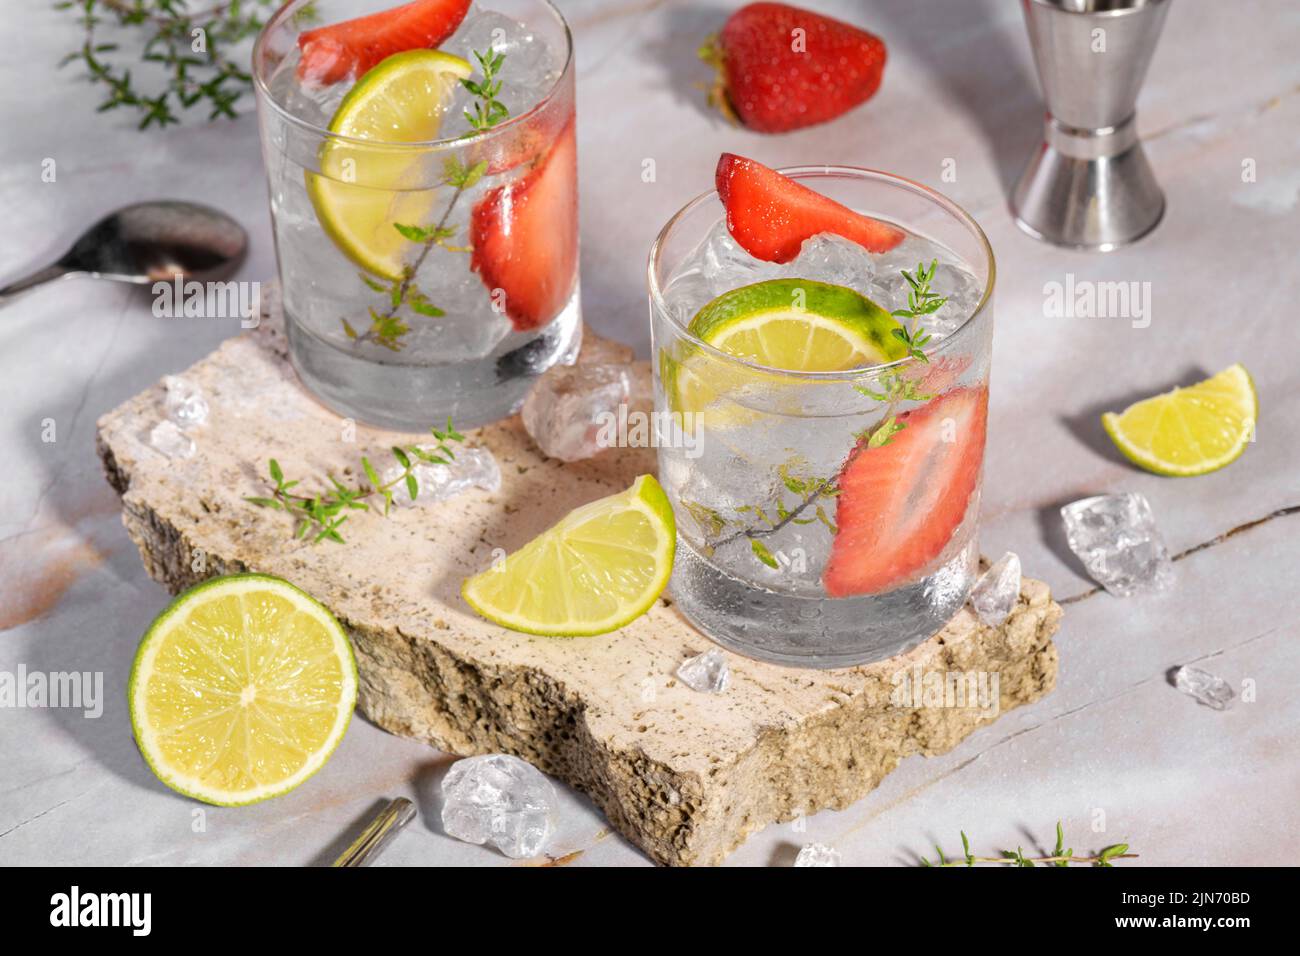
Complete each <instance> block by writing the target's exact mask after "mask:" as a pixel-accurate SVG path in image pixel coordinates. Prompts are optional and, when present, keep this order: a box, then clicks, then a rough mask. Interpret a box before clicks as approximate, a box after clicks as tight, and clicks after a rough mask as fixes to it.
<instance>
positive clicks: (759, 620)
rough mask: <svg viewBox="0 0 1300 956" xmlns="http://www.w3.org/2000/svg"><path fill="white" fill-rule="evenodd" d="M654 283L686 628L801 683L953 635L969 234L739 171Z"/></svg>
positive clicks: (979, 442)
mask: <svg viewBox="0 0 1300 956" xmlns="http://www.w3.org/2000/svg"><path fill="white" fill-rule="evenodd" d="M649 284H650V315H651V324H652V338H653V350H654V351H653V358H654V366H655V376H656V377H655V383H656V388H655V391H656V399H655V400H656V414H657V415H658V416H659V420H660V421H661V422H662V423H664V425H665V426H669V427H661V428H660V433H661V440H660V449H659V468H660V481H661V483H662V484H663V486H664V488H665V489H666V490H667V492H668V495H669V497H670V499H671V500H672V503H673V509H674V512H675V513H676V516H677V528H678V551H677V560H676V568H675V571H674V575H673V580H672V592H673V595H674V597H675V600H676V604H677V606H678V608H679V609H680V610H681V611H682V612H683V613H684V614H685V615H686V616H687V617H688V618H689V619H690V620H691V621H692V622H693V623H694V624H695V625H697V626H698V627H699V628H700V629H701V630H702V631H704V632H705V633H706V634H707V635H709V636H710V637H712V638H713V639H714V640H715V641H717V642H718V643H720V644H722V645H724V646H725V647H728V648H730V649H732V650H735V651H738V652H739V653H742V654H746V655H749V656H751V657H755V658H760V659H763V660H768V661H773V662H777V663H782V664H792V665H800V666H807V667H840V666H848V665H854V664H862V663H868V662H871V661H875V660H881V659H884V658H887V657H891V656H893V655H895V654H898V653H901V652H903V651H905V650H907V649H908V648H910V647H912V646H914V645H916V644H918V643H920V642H921V641H923V640H924V639H926V638H927V637H929V636H930V635H932V634H934V633H935V632H936V631H938V630H939V629H940V628H942V626H943V625H944V623H945V622H947V621H948V620H949V619H950V618H951V617H952V616H953V615H954V614H955V613H956V612H957V611H958V610H959V609H960V607H961V606H962V604H963V603H964V602H965V600H966V597H967V593H968V591H969V589H970V586H971V584H972V583H973V578H974V576H975V573H976V568H977V562H978V550H977V545H976V523H977V515H978V512H979V497H980V481H981V474H982V466H983V458H984V439H985V424H986V421H987V409H988V375H989V360H990V347H991V343H992V336H993V319H992V308H991V301H992V294H993V284H994V261H993V253H992V250H991V249H990V247H989V244H988V241H987V239H986V238H985V237H984V234H983V232H982V231H981V230H980V228H979V226H978V225H977V224H976V223H975V221H974V220H973V219H971V217H970V216H969V215H967V214H966V213H965V212H963V211H962V210H961V209H960V208H959V207H958V206H957V205H956V204H954V203H953V202H951V201H950V200H948V199H946V198H944V197H943V196H941V195H939V194H938V193H935V192H934V191H932V190H930V189H928V188H926V187H924V186H921V185H919V184H917V183H914V182H911V181H909V180H906V179H902V178H899V177H897V176H892V175H889V174H886V173H881V172H875V171H872V170H866V169H856V168H850V167H840V166H803V167H799V168H795V169H787V170H784V171H781V172H778V171H775V170H771V169H768V168H766V167H765V166H762V165H761V164H759V163H757V162H754V161H752V160H749V159H745V158H743V157H738V156H733V155H730V154H727V155H724V156H723V157H722V159H721V161H720V162H719V166H718V172H717V189H716V191H711V192H708V193H706V194H704V195H701V196H699V197H697V198H696V199H694V200H692V201H691V202H690V203H688V204H687V205H686V207H685V208H683V209H682V210H681V211H680V212H678V213H677V215H676V216H674V217H673V218H672V219H671V220H670V221H669V222H668V224H667V225H666V226H665V227H664V229H663V231H662V232H661V233H660V234H659V237H658V239H657V240H656V241H655V243H654V246H653V248H652V250H651V254H650V264H649ZM674 439H675V440H674Z"/></svg>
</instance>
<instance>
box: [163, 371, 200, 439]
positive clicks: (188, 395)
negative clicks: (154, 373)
mask: <svg viewBox="0 0 1300 956" xmlns="http://www.w3.org/2000/svg"><path fill="white" fill-rule="evenodd" d="M163 388H164V389H166V391H167V397H166V399H165V400H164V402H163V405H164V407H165V408H166V410H167V417H168V418H170V419H171V420H172V421H174V422H175V423H176V424H177V425H179V426H180V427H181V428H197V427H198V426H199V425H203V424H205V423H206V422H207V420H208V400H207V399H206V398H204V397H203V390H202V389H200V388H199V387H198V386H197V385H195V384H194V383H193V382H191V381H190V380H189V379H185V378H181V377H180V376H179V375H167V376H164V377H163Z"/></svg>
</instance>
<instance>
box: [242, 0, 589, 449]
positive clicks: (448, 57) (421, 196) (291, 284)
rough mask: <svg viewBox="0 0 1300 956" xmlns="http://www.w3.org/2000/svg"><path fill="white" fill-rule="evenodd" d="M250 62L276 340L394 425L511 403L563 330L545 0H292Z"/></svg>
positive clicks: (567, 240) (564, 147) (555, 86)
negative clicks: (273, 267)
mask: <svg viewBox="0 0 1300 956" xmlns="http://www.w3.org/2000/svg"><path fill="white" fill-rule="evenodd" d="M253 67H254V74H255V81H256V90H257V101H258V114H259V117H260V123H261V134H262V151H263V156H264V160H265V164H266V173H267V179H268V182H269V187H270V197H271V218H272V222H273V226H274V233H275V246H276V255H277V259H278V262H279V274H280V283H281V291H282V296H283V306H284V316H285V326H286V333H287V337H288V344H289V356H290V358H291V360H292V362H293V366H294V368H295V369H296V370H297V372H298V375H299V377H300V378H301V379H302V381H303V382H304V383H305V384H306V385H307V387H308V388H309V389H310V390H311V391H312V392H313V393H314V394H315V395H316V396H317V397H318V398H319V399H320V400H321V401H323V402H324V403H325V404H326V405H328V406H329V407H331V408H333V409H334V410H336V411H338V412H339V413H340V414H343V415H346V416H349V417H353V418H356V419H359V420H362V421H365V422H369V423H371V424H375V425H380V426H384V427H388V428H393V429H398V430H404V431H423V430H425V429H427V428H428V427H429V426H430V425H434V424H445V422H446V421H447V419H448V417H451V418H452V419H453V420H454V422H455V424H456V425H457V426H475V425H481V424H484V423H486V422H490V421H494V420H496V419H499V418H502V417H504V416H506V415H509V414H510V413H512V412H513V411H515V410H516V409H517V408H518V407H519V405H520V403H521V402H522V401H523V398H524V396H525V394H526V393H527V391H528V388H529V385H530V384H531V382H532V381H533V380H534V379H535V378H536V377H537V376H538V375H540V374H541V373H542V372H544V371H545V370H546V369H547V368H549V367H551V366H552V365H554V364H556V363H559V362H566V361H571V360H572V358H573V357H574V356H575V355H576V352H577V349H578V346H579V344H580V337H581V321H580V316H579V302H578V212H577V155H576V146H575V136H574V98H573V96H574V94H573V66H572V46H571V42H570V36H569V31H568V28H567V26H566V25H565V23H564V20H563V19H562V18H561V16H560V14H559V12H558V11H557V10H556V9H555V7H554V6H552V5H551V4H550V3H549V2H547V0H483V2H482V3H477V4H474V5H473V6H472V7H471V5H470V2H469V0H415V2H410V3H406V4H404V5H401V6H394V5H393V2H392V0H293V2H291V3H288V4H286V5H285V6H284V7H283V8H281V9H280V11H279V12H277V13H276V14H275V16H274V17H273V18H272V19H271V21H270V22H269V23H268V24H267V26H266V28H265V30H264V31H263V32H262V34H261V36H260V37H259V38H258V41H257V44H256V47H255V50H254V54H253Z"/></svg>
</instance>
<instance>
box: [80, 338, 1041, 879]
mask: <svg viewBox="0 0 1300 956" xmlns="http://www.w3.org/2000/svg"><path fill="white" fill-rule="evenodd" d="M593 355H598V356H599V357H600V359H601V360H608V359H620V360H621V359H624V358H627V357H629V356H628V353H627V351H626V350H624V349H622V347H620V346H615V345H612V344H610V343H607V342H600V341H598V340H592V339H590V338H589V341H588V343H587V345H586V346H585V347H584V352H583V360H591V358H592V356H593ZM184 374H185V375H187V376H188V377H190V378H192V379H193V380H194V381H195V382H197V383H198V384H199V386H200V387H201V388H203V390H204V391H205V393H206V394H207V396H208V400H209V403H210V404H211V407H212V412H211V418H210V420H209V422H208V423H207V425H206V426H204V427H203V428H201V429H200V430H198V431H197V432H196V433H195V439H196V441H197V444H198V452H197V454H196V455H195V456H194V457H192V458H189V459H186V460H179V461H174V460H168V459H166V458H164V457H163V456H162V455H160V454H158V453H157V452H155V451H153V450H152V449H151V448H150V447H149V445H148V433H149V430H150V428H151V427H152V426H153V425H154V424H155V423H156V422H157V421H158V420H159V419H160V418H161V417H162V414H163V411H162V402H163V390H162V388H161V386H155V387H154V388H151V389H149V390H147V391H145V392H142V393H141V394H139V395H137V396H135V397H134V398H132V399H131V400H129V401H127V402H125V403H124V404H123V405H121V406H120V407H118V408H117V409H115V410H114V411H112V412H110V413H109V414H107V415H105V416H104V417H103V418H102V419H100V421H99V432H98V447H99V454H100V457H101V458H102V460H103V464H104V469H105V472H106V474H107V475H108V479H109V481H110V482H111V483H112V484H113V486H114V487H115V488H116V489H117V490H118V491H119V492H120V493H121V495H122V504H123V521H124V523H125V525H126V528H127V530H128V532H129V533H130V535H131V537H132V539H133V540H134V541H135V542H136V544H137V545H138V546H139V548H140V553H141V557H142V558H143V560H144V564H145V567H146V568H147V569H148V571H149V573H150V574H151V575H152V576H153V577H154V578H155V579H157V580H158V581H160V582H162V583H163V584H164V585H166V586H167V587H168V588H169V589H170V590H172V591H179V590H181V589H182V588H185V587H187V586H189V585H192V584H194V583H196V582H197V581H199V580H202V579H203V578H205V577H208V576H210V575H213V574H220V573H227V572H232V571H239V570H256V571H262V572H266V573H269V574H276V575H280V576H283V577H285V578H287V579H289V580H290V581H293V582H294V583H296V584H298V585H299V586H301V587H303V588H305V589H306V590H307V591H309V592H310V593H312V594H314V595H315V596H316V597H317V598H319V599H320V600H321V601H322V602H324V603H325V605H326V606H328V607H329V608H330V609H331V610H332V611H333V612H334V613H335V614H336V615H337V616H338V617H339V619H340V620H341V621H342V622H343V623H344V624H345V625H346V626H347V628H348V629H349V630H350V632H351V634H352V638H353V642H354V644H355V647H356V652H357V661H358V664H359V666H360V671H361V695H360V703H361V707H362V710H363V711H364V712H365V714H366V715H367V716H368V717H369V718H370V719H371V720H373V721H374V722H376V723H377V724H379V725H380V726H382V727H384V728H386V729H388V730H390V731H392V732H394V733H398V734H403V735H407V736H411V737H415V738H417V739H420V740H425V741H428V742H429V743H430V744H433V745H435V746H437V747H439V748H441V749H444V750H448V751H452V752H454V753H458V754H472V753H483V752H491V751H506V752H509V753H514V754H518V755H519V756H521V757H523V758H525V759H527V760H529V761H531V762H532V763H534V764H535V765H537V766H538V767H539V768H541V769H542V770H544V771H546V772H547V773H550V774H553V775H554V776H556V777H558V778H559V779H561V780H564V781H565V782H567V783H569V784H571V785H572V786H574V787H576V788H578V789H580V790H582V791H584V792H586V793H587V794H589V795H590V797H591V798H592V800H594V801H595V803H596V804H597V805H598V806H599V807H600V808H601V809H602V810H603V811H604V813H605V814H606V815H607V816H608V817H609V820H610V822H611V823H612V824H613V826H614V827H616V828H617V829H618V831H619V832H620V833H622V834H624V835H625V836H626V837H627V838H628V839H629V840H631V841H632V842H634V843H635V844H636V845H637V846H639V847H641V848H642V849H643V850H644V851H645V852H646V853H647V854H648V855H649V856H650V857H652V858H653V859H654V860H656V861H659V862H661V863H667V864H712V863H717V862H718V861H720V860H721V859H722V858H723V857H724V856H725V855H726V854H727V853H728V852H729V851H730V850H732V849H734V848H735V847H736V846H738V845H739V844H740V843H741V842H742V841H743V840H744V839H745V837H746V835H748V834H750V833H752V832H754V831H756V830H758V829H761V828H762V827H764V826H766V825H768V824H770V823H772V822H774V821H778V820H788V819H792V818H794V817H796V816H798V815H800V814H804V813H811V812H813V811H815V810H818V809H821V808H823V807H844V806H846V805H848V804H849V803H852V802H853V801H854V800H856V799H858V798H859V797H861V796H862V795H863V794H865V793H867V792H868V791H870V790H871V789H872V788H874V787H875V786H876V785H877V784H879V783H880V781H881V780H882V779H883V778H884V776H885V775H886V774H887V773H889V772H890V771H891V770H892V769H893V768H894V767H895V766H896V765H897V763H898V761H899V759H901V758H902V757H905V756H908V755H911V754H918V753H920V754H937V753H942V752H944V751H946V750H948V749H950V748H952V747H954V746H955V745H956V744H957V743H958V742H960V741H961V740H962V739H963V738H964V737H966V736H967V735H968V734H969V733H971V732H972V731H973V730H974V729H976V728H977V727H978V726H980V725H982V724H984V723H987V722H989V721H990V720H992V719H995V717H996V713H990V712H988V711H985V710H981V709H979V708H978V707H975V706H967V707H952V706H922V707H919V708H914V707H911V706H896V705H895V704H894V703H891V694H893V692H894V690H895V680H894V677H895V675H896V674H898V673H899V672H900V671H904V670H906V671H907V672H908V673H909V674H910V673H914V672H915V669H916V668H918V667H919V668H921V669H922V671H924V672H925V673H931V672H942V673H950V672H957V671H960V672H964V673H966V674H971V673H975V672H979V673H986V674H997V676H998V682H999V684H998V689H999V702H998V707H999V708H1000V709H1001V710H1005V709H1007V708H1010V707H1015V706H1019V705H1021V704H1024V703H1028V702H1030V701H1033V700H1036V699H1038V698H1039V697H1041V696H1043V695H1044V694H1046V693H1047V692H1048V691H1049V690H1051V688H1052V686H1053V684H1054V682H1055V678H1056V668H1057V657H1056V649H1055V647H1054V646H1053V645H1052V643H1051V636H1052V634H1053V633H1054V632H1055V630H1056V628H1057V624H1058V621H1059V619H1060V616H1061V609H1060V607H1059V606H1057V604H1056V603H1055V602H1053V601H1052V599H1051V596H1050V594H1049V592H1048V588H1047V586H1046V585H1044V584H1042V583H1040V582H1037V581H1033V580H1029V579H1026V580H1025V582H1024V586H1023V589H1022V592H1021V600H1020V603H1019V605H1018V606H1017V607H1016V609H1015V612H1014V613H1013V615H1012V616H1011V618H1010V619H1009V620H1008V622H1007V623H1006V624H1005V625H1004V626H1003V627H1001V628H998V629H990V628H986V627H983V626H981V625H980V624H979V623H978V622H977V621H976V619H975V618H974V616H973V615H972V614H971V613H970V612H969V611H962V612H961V613H960V614H958V615H957V617H956V618H954V619H953V620H952V621H951V622H950V623H949V624H948V626H947V627H946V628H945V629H944V630H943V631H942V632H941V633H939V634H937V635H936V636H935V637H933V638H932V639H930V640H929V641H928V642H926V643H924V644H922V645H921V646H919V647H917V648H915V649H914V650H913V651H911V652H910V653H908V654H906V655H904V656H902V657H900V658H896V659H894V660H892V661H886V662H882V663H880V664H876V665H872V666H870V667H861V668H850V669H845V670H837V671H806V670H794V669H788V668H780V667H774V666H770V665H766V664H760V663H756V662H753V661H749V660H746V659H743V658H739V657H735V656H734V655H733V656H731V657H730V661H731V669H732V683H731V687H730V689H729V690H728V691H727V692H726V693H724V694H722V695H704V694H698V693H696V692H694V691H691V690H690V689H688V688H687V687H685V686H683V685H682V684H680V683H679V682H678V681H677V680H676V679H675V678H674V672H675V671H676V669H677V666H678V665H679V664H680V663H681V661H682V660H684V659H685V658H686V657H688V656H690V655H692V654H695V653H698V652H700V651H701V650H704V649H706V648H708V647H709V646H710V644H709V643H708V641H707V640H706V639H705V638H704V637H702V636H701V635H700V634H699V633H697V632H696V631H694V630H693V629H692V628H691V627H690V626H689V625H688V624H686V623H685V621H684V620H683V619H682V618H681V617H680V616H679V615H678V614H677V613H676V611H675V610H674V609H673V608H672V606H671V604H670V602H669V601H668V600H663V601H661V602H660V603H659V604H658V605H656V606H655V607H654V608H653V609H652V610H651V611H650V613H648V614H647V615H645V616H644V617H643V618H641V619H640V620H638V621H636V622H634V623H633V624H631V625H629V626H628V627H626V628H624V629H623V630H621V631H619V632H617V633H615V634H612V635H607V636H605V637H598V638H587V639H576V640H557V639H548V638H540V637H532V636H528V635H524V634H516V633H513V632H511V631H507V630H504V629H502V628H499V627H496V626H495V625H492V624H489V623H487V622H485V621H483V620H481V619H479V618H478V617H476V616H475V615H474V614H473V613H472V612H471V611H470V610H469V609H468V607H466V605H465V604H464V603H463V602H462V600H461V598H460V594H459V587H460V582H461V580H462V579H463V578H464V577H466V576H467V575H469V574H471V573H474V572H476V571H478V570H480V569H482V568H483V567H485V566H487V565H488V564H489V562H490V561H491V557H492V553H493V549H495V548H503V549H505V550H506V551H510V550H513V549H514V548H517V547H519V546H520V545H522V544H523V543H524V542H525V541H527V540H528V539H529V538H531V537H532V536H533V535H535V534H537V533H538V532H539V531H541V530H543V529H544V528H546V527H547V526H549V525H550V524H551V523H553V522H554V521H555V520H556V519H557V518H558V517H559V516H560V515H563V514H564V513H565V512H566V511H568V510H569V509H570V508H573V507H576V506H577V505H580V504H583V503H585V502H587V501H590V500H592V499H594V498H597V497H600V496H602V495H605V494H608V493H610V492H611V491H614V490H620V489H622V488H624V487H626V486H627V485H628V484H629V483H630V482H631V481H632V479H633V478H634V477H635V476H636V475H637V474H640V473H642V472H645V471H649V470H652V469H653V466H654V461H653V457H652V454H651V453H650V452H649V451H645V450H630V451H610V452H605V453H604V454H602V455H601V456H599V457H598V458H596V459H594V460H591V461H588V462H582V463H578V464H569V465H562V464H561V463H559V462H557V461H553V460H549V459H546V458H544V457H543V456H542V455H541V454H540V453H539V452H538V451H537V450H536V449H535V447H534V446H533V445H532V443H531V441H530V440H529V438H528V436H527V434H526V433H525V432H524V431H523V428H522V426H521V425H520V424H519V421H518V419H517V418H515V419H512V420H509V421H506V422H502V423H499V424H497V425H493V426H490V427H488V428H485V429H482V430H480V431H477V432H474V433H471V434H470V435H469V436H468V438H469V440H470V441H471V442H475V443H479V444H482V445H484V446H486V447H488V448H490V449H491V450H492V452H493V454H495V455H496V457H497V459H498V461H499V462H500V465H501V470H502V475H503V484H502V488H501V490H500V492H499V493H496V494H487V493H485V492H479V491H474V492H470V493H467V494H465V495H462V496H460V497H457V498H455V499H453V500H451V501H448V502H445V503H442V504H439V505H436V506H431V507H421V508H413V509H400V510H398V511H396V512H395V513H394V514H393V515H391V516H390V517H388V518H384V517H381V516H378V515H369V514H366V515H362V514H358V516H355V517H353V518H351V519H350V520H349V521H348V522H347V524H346V526H345V531H346V535H345V537H346V538H347V543H346V544H344V545H337V544H331V543H325V544H320V545H314V546H313V545H311V544H308V543H303V542H299V541H296V540H294V539H293V537H292V534H291V531H292V528H291V526H290V523H289V520H290V519H288V518H287V517H286V516H284V515H282V514H278V513H274V512H268V511H264V510H259V509H257V508H255V507H253V506H252V505H249V504H247V503H245V502H244V501H243V500H242V499H243V496H245V495H256V494H264V493H265V492H266V486H265V483H264V475H265V467H266V460H267V459H268V458H270V457H276V458H277V459H278V460H279V461H280V463H281V465H282V466H283V467H284V470H285V472H286V473H287V474H289V475H290V476H292V477H301V478H303V479H305V485H306V486H307V487H310V486H311V485H312V484H313V483H314V482H316V481H323V480H324V478H325V476H326V475H327V474H331V473H332V474H335V475H338V476H340V477H344V476H346V477H355V474H356V472H357V470H358V469H359V461H360V457H361V455H363V454H368V455H371V456H372V457H374V458H375V459H377V460H378V459H381V458H382V457H383V455H384V451H383V450H384V449H386V448H387V447H388V446H390V445H392V444H395V443H397V442H398V441H399V440H400V441H406V442H409V441H410V440H411V438H410V436H398V435H395V434H393V433H387V432H382V431H379V430H376V429H371V428H367V427H365V426H362V425H356V426H355V434H352V430H353V426H350V425H348V424H347V423H344V422H342V421H341V420H340V419H339V418H338V417H337V416H335V415H333V414H332V413H330V412H329V411H327V410H326V409H325V408H323V407H321V406H320V405H318V404H317V403H316V402H315V401H314V400H313V399H312V398H311V397H310V396H309V395H308V394H307V393H306V392H304V391H303V389H302V388H301V386H300V385H299V384H298V382H297V379H296V378H295V377H294V374H293V372H292V370H291V369H290V367H289V365H288V363H287V359H286V357H285V346H284V338H283V332H282V329H281V326H280V324H279V320H278V319H277V318H276V317H275V316H270V317H268V318H267V319H266V320H265V321H263V323H262V325H261V327H260V328H258V329H257V330H255V331H252V332H249V333H247V334H245V335H243V336H240V337H238V338H235V339H232V340H229V341H227V342H226V343H225V344H224V345H223V346H222V347H221V348H220V349H218V350H217V351H216V352H214V353H213V354H212V355H210V356H209V357H208V358H206V359H204V360H203V361H201V362H199V363H198V364H197V365H195V366H193V367H192V368H191V369H190V370H189V371H188V372H186V373H184ZM349 439H352V440H349Z"/></svg>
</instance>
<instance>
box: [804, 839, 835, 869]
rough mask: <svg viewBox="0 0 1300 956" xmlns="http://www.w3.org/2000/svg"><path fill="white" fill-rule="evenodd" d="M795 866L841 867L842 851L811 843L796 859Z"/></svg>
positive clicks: (822, 844) (823, 844)
mask: <svg viewBox="0 0 1300 956" xmlns="http://www.w3.org/2000/svg"><path fill="white" fill-rule="evenodd" d="M794 865H795V866H839V865H840V851H839V850H837V849H835V848H834V847H830V846H827V845H826V844H825V843H809V844H808V845H807V846H806V847H804V848H803V849H802V850H800V851H799V855H798V856H797V857H795V858H794Z"/></svg>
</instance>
